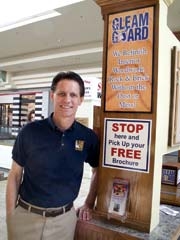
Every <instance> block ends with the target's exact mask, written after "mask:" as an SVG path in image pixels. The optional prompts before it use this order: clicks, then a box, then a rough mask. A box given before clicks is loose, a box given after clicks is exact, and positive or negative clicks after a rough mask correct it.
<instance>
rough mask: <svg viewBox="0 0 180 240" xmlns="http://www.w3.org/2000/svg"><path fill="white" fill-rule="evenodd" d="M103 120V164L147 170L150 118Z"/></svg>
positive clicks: (105, 165) (134, 169) (111, 166)
mask: <svg viewBox="0 0 180 240" xmlns="http://www.w3.org/2000/svg"><path fill="white" fill-rule="evenodd" d="M104 121H105V123H104V150H103V166H104V167H110V168H119V169H124V170H130V171H140V172H149V159H150V156H149V155H150V144H151V120H146V119H143V120H137V119H112V118H105V120H104Z"/></svg>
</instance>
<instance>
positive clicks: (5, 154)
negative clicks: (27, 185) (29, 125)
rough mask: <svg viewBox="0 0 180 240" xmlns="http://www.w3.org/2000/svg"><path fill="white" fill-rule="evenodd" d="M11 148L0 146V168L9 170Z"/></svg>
mask: <svg viewBox="0 0 180 240" xmlns="http://www.w3.org/2000/svg"><path fill="white" fill-rule="evenodd" d="M11 151H12V147H11V146H4V145H0V153H1V154H0V167H2V168H7V169H10V168H11V163H12V157H11Z"/></svg>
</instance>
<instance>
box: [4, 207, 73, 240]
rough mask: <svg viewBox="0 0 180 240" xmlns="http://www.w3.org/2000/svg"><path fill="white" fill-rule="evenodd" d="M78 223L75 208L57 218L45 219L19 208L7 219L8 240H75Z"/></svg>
mask: <svg viewBox="0 0 180 240" xmlns="http://www.w3.org/2000/svg"><path fill="white" fill-rule="evenodd" d="M76 221H77V217H76V212H75V209H74V207H72V209H71V210H70V211H68V212H66V213H64V214H62V215H59V216H57V217H43V216H41V215H38V214H35V213H31V212H28V211H27V210H26V209H24V208H22V207H20V206H18V207H17V208H16V209H15V210H14V211H13V213H12V214H11V215H10V216H8V217H7V231H8V240H22V239H25V240H73V239H74V231H75V227H76Z"/></svg>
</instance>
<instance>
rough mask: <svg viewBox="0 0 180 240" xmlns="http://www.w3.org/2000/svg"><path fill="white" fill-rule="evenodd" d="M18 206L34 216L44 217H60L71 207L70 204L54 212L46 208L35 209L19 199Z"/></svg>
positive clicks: (71, 204)
mask: <svg viewBox="0 0 180 240" xmlns="http://www.w3.org/2000/svg"><path fill="white" fill-rule="evenodd" d="M18 205H19V206H21V207H22V208H24V209H26V210H28V211H29V212H32V213H36V214H39V215H42V216H44V217H56V216H58V215H61V214H64V213H66V212H68V211H70V210H71V208H72V206H73V203H70V204H68V205H66V206H64V207H61V208H59V209H55V210H53V209H48V208H45V209H40V208H36V207H34V206H32V205H31V204H28V203H26V202H24V201H23V200H22V199H21V198H20V199H19V201H18Z"/></svg>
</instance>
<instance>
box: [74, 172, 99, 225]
mask: <svg viewBox="0 0 180 240" xmlns="http://www.w3.org/2000/svg"><path fill="white" fill-rule="evenodd" d="M97 184H98V168H92V176H91V182H90V188H89V193H88V195H87V197H86V200H85V203H84V205H83V206H82V207H80V208H79V209H78V210H77V213H78V216H79V218H80V219H81V220H85V221H88V220H90V219H91V218H92V209H93V208H94V203H95V200H96V196H97Z"/></svg>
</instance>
